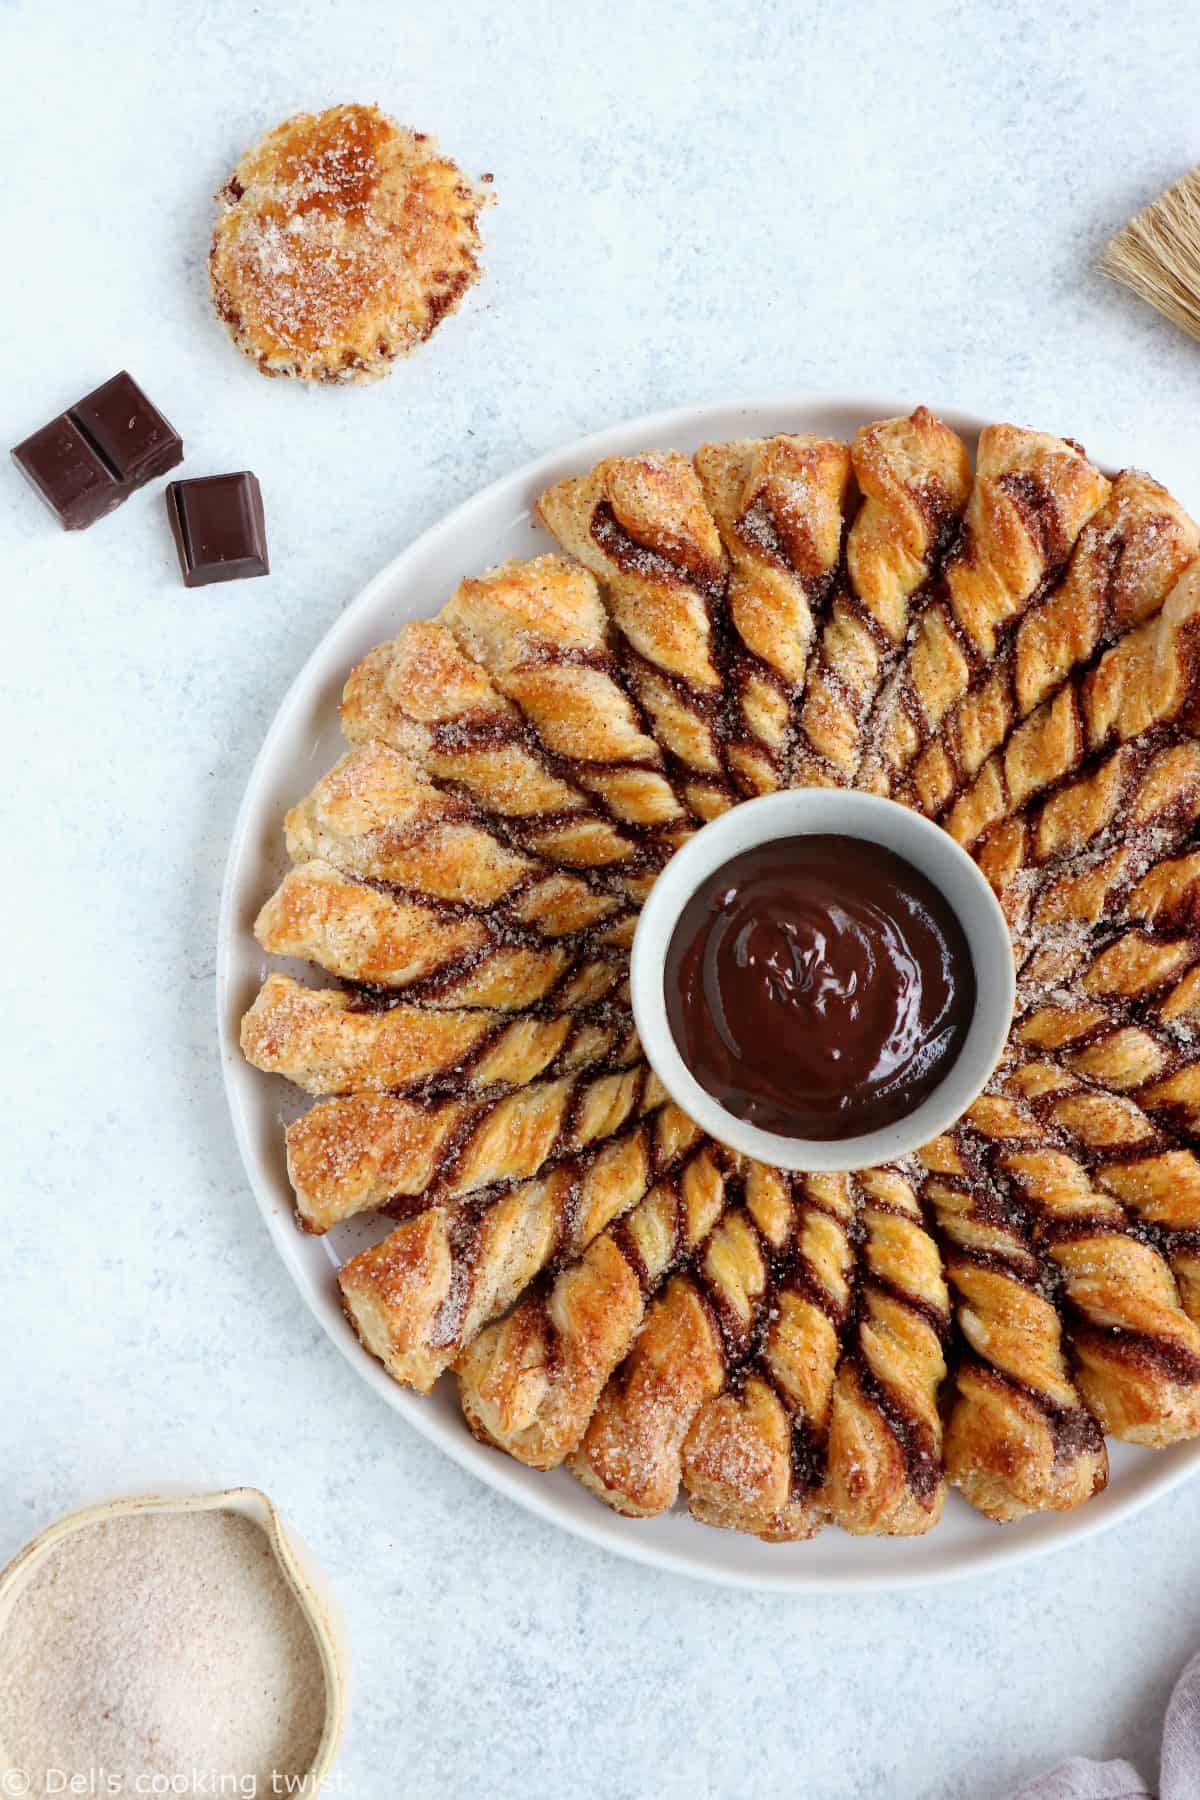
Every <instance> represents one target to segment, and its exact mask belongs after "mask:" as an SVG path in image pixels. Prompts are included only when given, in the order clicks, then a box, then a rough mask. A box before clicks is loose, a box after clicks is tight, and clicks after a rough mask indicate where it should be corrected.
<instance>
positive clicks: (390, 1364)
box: [338, 1106, 700, 1392]
mask: <svg viewBox="0 0 1200 1800" xmlns="http://www.w3.org/2000/svg"><path fill="white" fill-rule="evenodd" d="M699 1135H700V1134H699V1131H698V1130H697V1128H696V1126H694V1125H693V1124H692V1122H691V1120H690V1119H688V1118H686V1117H685V1116H684V1114H683V1113H681V1112H680V1111H679V1109H678V1108H677V1107H674V1106H664V1107H662V1108H661V1109H660V1110H659V1111H658V1112H657V1113H656V1114H655V1116H654V1117H653V1118H649V1119H645V1120H643V1122H642V1123H641V1124H639V1125H638V1126H637V1128H636V1129H635V1130H632V1131H627V1132H625V1133H623V1134H622V1135H620V1136H617V1137H614V1138H612V1139H611V1140H610V1141H608V1142H606V1143H601V1144H598V1145H593V1146H592V1147H591V1148H590V1149H589V1150H587V1151H586V1152H585V1153H583V1154H579V1155H576V1156H572V1157H569V1158H568V1159H567V1160H566V1161H564V1162H562V1163H559V1164H557V1165H556V1166H555V1167H554V1168H553V1169H552V1170H551V1171H550V1172H549V1173H548V1174H545V1175H541V1176H539V1177H538V1178H537V1179H535V1180H530V1181H523V1182H519V1183H517V1184H516V1185H515V1186H514V1187H512V1188H510V1189H509V1190H508V1191H507V1192H505V1193H501V1194H499V1196H497V1195H495V1194H494V1193H483V1194H481V1195H478V1196H477V1197H476V1198H475V1199H474V1200H473V1201H468V1202H467V1203H466V1204H458V1205H454V1204H451V1203H450V1202H448V1201H445V1200H443V1201H439V1202H438V1203H437V1204H435V1205H432V1206H428V1207H426V1208H425V1209H424V1210H423V1211H422V1212H420V1213H418V1214H416V1215H415V1216H414V1217H413V1218H411V1219H407V1220H405V1222H404V1223H403V1224H402V1225H398V1226H397V1227H396V1229H395V1230H394V1231H393V1232H391V1233H389V1235H388V1236H387V1237H385V1238H384V1239H383V1240H382V1242H380V1243H378V1244H376V1245H375V1246H374V1247H373V1248H371V1249H369V1250H363V1251H360V1253H359V1254H358V1255H357V1256H355V1257H353V1258H351V1260H350V1261H349V1262H348V1263H346V1264H345V1266H344V1267H343V1268H342V1269H341V1271H340V1273H339V1275H338V1283H339V1286H340V1288H341V1293H342V1303H343V1305H344V1307H345V1309H346V1314H347V1317H348V1318H349V1320H350V1322H351V1324H352V1325H353V1326H354V1329H355V1331H357V1333H358V1335H359V1337H360V1338H361V1339H362V1342H363V1343H364V1344H365V1346H366V1347H367V1349H368V1350H370V1351H371V1353H372V1354H373V1355H375V1356H377V1357H378V1358H379V1359H380V1361H381V1362H382V1363H383V1365H384V1367H385V1368H386V1369H387V1372H388V1374H389V1375H391V1376H392V1378H393V1380H395V1381H398V1382H400V1383H402V1384H403V1385H404V1386H405V1387H415V1388H418V1389H420V1390H421V1391H422V1392H427V1391H428V1390H429V1388H431V1387H432V1386H433V1384H434V1382H435V1381H436V1380H437V1378H438V1376H439V1375H440V1374H441V1373H442V1372H443V1370H445V1369H447V1368H449V1367H450V1365H451V1364H452V1363H453V1362H455V1361H456V1359H457V1358H458V1357H459V1356H461V1354H462V1353H463V1351H464V1350H465V1349H466V1347H467V1345H468V1344H470V1343H472V1342H473V1341H474V1339H475V1338H476V1337H477V1336H478V1335H479V1333H480V1331H482V1329H483V1327H484V1326H485V1325H486V1324H487V1323H488V1322H489V1320H491V1319H494V1318H497V1317H498V1316H499V1315H500V1314H501V1313H503V1312H505V1311H506V1310H507V1308H508V1307H510V1306H511V1305H513V1303H514V1302H515V1301H516V1300H517V1299H518V1298H519V1297H520V1295H521V1294H522V1293H523V1292H524V1290H525V1289H526V1288H527V1287H528V1286H529V1284H530V1282H531V1281H533V1280H534V1279H535V1278H536V1277H537V1276H538V1275H539V1274H540V1273H541V1271H542V1270H543V1269H545V1268H546V1267H547V1266H548V1265H549V1264H551V1263H552V1262H554V1261H559V1262H562V1263H567V1262H570V1261H571V1260H573V1259H574V1258H576V1257H579V1256H582V1254H583V1253H584V1251H585V1250H586V1249H587V1247H588V1245H589V1244H591V1243H592V1242H593V1241H594V1240H595V1239H596V1238H597V1237H599V1235H600V1233H601V1232H602V1231H604V1230H605V1228H606V1227H607V1226H609V1225H611V1224H612V1223H613V1221H614V1220H616V1219H619V1218H620V1217H621V1216H622V1215H623V1214H624V1213H627V1212H629V1211H630V1209H631V1208H632V1207H634V1206H636V1205H637V1204H638V1202H639V1201H640V1200H641V1199H642V1198H643V1197H644V1196H645V1194H646V1192H647V1190H648V1189H649V1188H650V1187H651V1186H652V1185H653V1184H654V1183H655V1182H656V1181H658V1180H660V1179H661V1178H662V1177H663V1176H664V1175H665V1174H666V1173H668V1172H669V1171H670V1170H671V1169H672V1168H674V1167H675V1166H676V1165H677V1164H678V1162H679V1160H680V1158H681V1157H682V1156H683V1155H684V1154H685V1153H686V1152H687V1151H688V1150H689V1149H690V1148H691V1147H692V1145H693V1144H694V1143H695V1142H696V1140H697V1138H698V1137H699Z"/></svg>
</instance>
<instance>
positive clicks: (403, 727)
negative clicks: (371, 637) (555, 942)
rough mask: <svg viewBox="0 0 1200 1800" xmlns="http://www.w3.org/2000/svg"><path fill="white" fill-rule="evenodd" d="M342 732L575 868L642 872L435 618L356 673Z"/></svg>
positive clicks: (622, 835)
mask: <svg viewBox="0 0 1200 1800" xmlns="http://www.w3.org/2000/svg"><path fill="white" fill-rule="evenodd" d="M342 729H343V731H344V732H345V734H346V736H347V738H348V739H349V740H350V742H351V743H352V744H361V743H365V742H367V741H368V740H369V739H371V738H381V739H382V740H383V742H384V743H386V744H390V745H392V747H393V748H394V749H397V750H400V751H402V752H403V753H404V754H405V755H406V756H408V757H410V758H411V759H412V760H413V761H415V762H417V763H418V764H419V765H420V766H421V768H422V769H424V770H425V771H426V772H427V773H428V774H429V775H431V776H432V777H433V778H434V780H436V781H438V782H443V783H446V784H448V785H449V786H451V787H452V788H453V789H454V790H456V791H458V792H462V793H466V794H468V795H469V796H470V797H471V799H472V800H473V801H474V802H475V803H476V804H477V805H478V806H479V807H480V808H481V810H482V811H483V812H485V813H488V814H490V815H492V817H493V819H494V820H498V821H503V824H504V829H505V832H506V834H507V835H509V836H512V837H513V838H515V839H516V840H517V841H518V842H519V843H520V845H521V846H522V847H523V848H525V849H528V850H533V851H536V852H537V853H538V854H539V855H540V856H543V857H545V859H546V860H547V861H548V862H552V863H558V864H562V865H563V866H565V867H566V868H569V869H576V870H578V869H585V870H586V869H596V870H603V871H615V872H616V873H617V874H618V875H619V873H620V872H621V870H622V868H623V867H625V866H626V865H628V868H629V870H631V871H635V870H636V868H637V861H638V845H637V842H636V839H635V838H634V837H632V836H631V835H630V834H629V833H627V832H625V831H623V830H622V829H621V828H620V827H619V826H618V825H616V824H615V823H614V822H613V821H612V820H611V819H610V818H609V817H608V816H607V815H606V813H605V812H604V810H603V808H602V807H601V806H600V804H599V802H598V801H597V800H596V798H595V797H594V796H593V795H591V794H587V793H585V792H584V791H583V790H582V789H581V788H580V787H578V786H577V785H576V784H575V783H574V782H573V781H571V780H570V779H568V777H567V776H566V774H565V773H564V772H563V771H562V770H561V769H559V768H558V767H557V766H556V764H555V762H554V760H553V759H552V758H550V757H549V756H547V754H546V753H545V751H543V750H542V748H541V747H540V745H539V744H538V742H537V739H536V737H535V736H534V733H533V732H532V730H531V729H530V727H529V726H528V724H527V723H526V721H525V720H524V719H523V718H522V716H521V714H520V713H519V712H518V710H517V708H516V707H515V706H514V705H513V704H512V703H511V701H509V700H506V699H505V697H504V695H503V694H501V693H500V692H499V690H498V689H497V688H496V687H495V686H494V685H493V683H492V682H491V681H490V680H489V679H488V676H487V674H486V672H485V671H484V670H483V669H481V668H480V666H479V664H478V663H477V662H474V661H473V660H472V659H471V658H470V657H469V656H464V655H463V653H462V651H461V650H460V649H459V647H458V644H457V642H456V641H455V638H454V634H453V633H452V632H451V631H450V630H449V628H448V627H447V626H445V625H442V624H439V623H438V621H437V620H435V619H413V620H411V621H410V622H409V623H408V624H407V625H405V626H403V627H402V628H401V630H400V632H399V633H398V634H397V636H396V637H394V638H393V639H392V641H391V642H390V643H388V644H380V645H379V646H378V647H377V648H376V649H374V650H371V651H369V652H368V654H367V655H366V656H364V657H363V659H362V661H361V662H360V663H358V664H357V665H356V666H355V667H354V668H353V669H352V670H351V671H350V676H349V679H348V681H347V682H346V687H345V692H344V694H343V696H342Z"/></svg>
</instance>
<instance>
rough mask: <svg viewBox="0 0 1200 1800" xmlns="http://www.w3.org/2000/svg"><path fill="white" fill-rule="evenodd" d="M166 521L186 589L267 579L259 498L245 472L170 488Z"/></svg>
mask: <svg viewBox="0 0 1200 1800" xmlns="http://www.w3.org/2000/svg"><path fill="white" fill-rule="evenodd" d="M167 516H168V517H169V519H170V521H171V530H172V532H173V533H174V537H175V547H176V549H177V550H178V551H179V566H180V568H181V569H182V571H183V585H184V586H185V587H207V585H208V584H209V583H210V582H213V581H241V580H242V579H243V578H244V577H245V576H248V575H268V574H270V564H269V562H268V561H267V536H266V529H265V526H264V523H263V503H262V492H261V490H260V488H259V485H258V477H257V476H256V475H252V474H251V473H250V471H249V470H248V469H244V470H243V471H242V472H241V473H240V474H238V475H205V476H202V477H201V478H200V479H199V480H195V481H173V482H171V484H170V486H169V487H168V488H167Z"/></svg>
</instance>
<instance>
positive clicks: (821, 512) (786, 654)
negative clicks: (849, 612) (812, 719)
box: [693, 437, 850, 795]
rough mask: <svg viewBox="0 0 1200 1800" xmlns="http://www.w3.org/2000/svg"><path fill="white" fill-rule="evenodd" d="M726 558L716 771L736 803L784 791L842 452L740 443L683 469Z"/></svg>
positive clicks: (836, 523) (825, 570) (839, 525)
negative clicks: (723, 708) (725, 712)
mask: <svg viewBox="0 0 1200 1800" xmlns="http://www.w3.org/2000/svg"><path fill="white" fill-rule="evenodd" d="M693 460H694V462H695V466H696V473H697V474H698V476H699V477H700V485H701V487H702V488H703V490H704V497H705V499H706V500H707V502H708V506H709V510H710V511H711V513H712V515H713V518H714V519H715V520H716V522H717V527H718V529H719V530H720V533H721V538H722V541H723V543H724V545H725V548H726V550H727V551H728V553H729V558H730V564H731V574H730V578H729V593H728V616H729V623H730V625H731V627H732V631H733V639H734V641H733V648H732V654H731V656H730V659H729V668H728V685H729V689H730V690H731V692H730V695H729V698H730V700H731V702H732V709H733V717H732V719H731V722H730V730H731V737H730V743H729V747H728V750H727V761H728V765H729V768H730V770H731V771H732V774H733V776H734V779H735V780H736V782H737V785H738V787H739V789H740V790H741V791H742V792H743V793H745V794H750V795H753V794H768V793H772V792H773V791H774V790H775V789H776V788H778V787H780V786H782V785H783V783H784V778H785V770H786V764H787V760H788V755H789V750H790V745H791V738H792V726H793V717H794V713H795V710H796V705H797V702H798V701H799V697H800V693H801V689H802V686H803V682H804V672H805V669H806V667H807V664H808V656H809V649H810V646H811V644H812V642H813V636H814V632H815V629H816V624H817V622H818V621H819V619H820V618H821V616H822V615H823V614H824V612H825V610H826V608H827V605H828V602H829V600H830V597H831V595H832V594H833V592H834V588H835V586H836V584H837V581H838V576H839V570H840V566H841V559H842V543H843V539H844V536H845V525H846V518H845V514H846V504H847V499H848V495H849V490H850V452H849V449H848V448H847V446H846V445H845V444H842V443H838V442H837V440H836V439H834V438H821V437H773V438H742V439H739V440H737V441H736V442H734V443H729V444H705V445H703V446H702V447H701V448H700V449H699V450H698V451H697V452H696V455H695V457H694V459H693Z"/></svg>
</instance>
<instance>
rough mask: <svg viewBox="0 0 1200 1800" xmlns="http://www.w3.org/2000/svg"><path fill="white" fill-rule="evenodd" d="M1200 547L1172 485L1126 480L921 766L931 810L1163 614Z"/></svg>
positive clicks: (922, 800) (1131, 472)
mask: <svg viewBox="0 0 1200 1800" xmlns="http://www.w3.org/2000/svg"><path fill="white" fill-rule="evenodd" d="M1197 550H1200V532H1197V529H1196V526H1195V524H1194V523H1193V521H1192V520H1191V519H1190V518H1189V517H1188V515H1187V513H1186V512H1185V511H1184V510H1183V508H1182V507H1181V506H1180V505H1179V503H1178V501H1176V500H1173V499H1172V497H1171V495H1170V494H1168V493H1167V491H1166V489H1165V488H1163V487H1160V486H1159V484H1158V482H1157V481H1152V480H1151V478H1150V476H1149V475H1143V474H1142V473H1141V472H1140V471H1139V470H1137V469H1126V470H1125V471H1123V473H1122V474H1120V475H1118V476H1117V478H1116V481H1115V482H1114V483H1113V487H1112V491H1111V493H1110V494H1109V496H1108V499H1107V500H1106V501H1105V503H1104V505H1103V506H1102V507H1101V508H1100V510H1099V511H1098V512H1097V513H1095V514H1093V516H1092V518H1091V519H1089V521H1088V523H1087V524H1086V525H1085V526H1084V528H1083V530H1082V531H1081V532H1080V534H1079V539H1078V542H1077V543H1076V545H1075V548H1074V550H1073V551H1072V553H1071V561H1070V564H1069V566H1068V568H1067V573H1066V576H1065V577H1064V579H1063V581H1062V583H1061V585H1060V586H1058V587H1054V588H1051V589H1050V591H1049V592H1048V593H1047V594H1045V595H1044V596H1043V597H1042V599H1041V600H1039V601H1037V602H1036V603H1035V604H1034V605H1033V606H1031V607H1030V609H1029V610H1028V612H1026V613H1025V614H1024V615H1023V617H1022V618H1021V619H1020V621H1019V623H1018V625H1017V628H1016V630H1015V632H1014V633H1013V634H1012V636H1011V637H1010V638H1009V639H1008V641H1007V642H1006V643H1004V644H1002V645H1001V646H1000V648H999V650H998V651H997V654H996V655H995V656H994V657H992V658H991V660H990V661H989V662H986V663H984V664H983V665H982V666H981V667H980V668H978V669H977V670H976V671H975V672H974V675H973V677H972V682H971V686H970V688H969V689H968V691H967V692H966V693H965V694H964V695H963V697H962V699H961V700H960V701H959V702H958V703H957V705H956V706H954V707H953V708H952V709H951V710H950V712H949V713H948V714H947V715H946V717H945V719H944V720H943V721H942V724H941V727H940V729H939V730H938V733H937V736H936V738H935V739H934V740H933V741H932V742H931V743H929V744H927V745H926V747H925V749H924V750H922V752H921V754H920V755H919V756H918V757H917V759H916V761H915V763H914V764H913V767H912V792H913V794H914V796H915V798H916V801H917V804H918V805H919V806H920V808H921V810H922V812H925V813H928V814H929V815H930V816H931V817H937V816H938V814H939V813H941V812H942V810H943V809H944V808H945V807H946V806H947V805H948V804H949V802H950V801H951V800H953V799H954V797H955V795H956V794H958V793H960V792H961V790H962V789H963V787H965V786H966V785H967V784H968V783H969V782H970V781H971V780H972V779H973V778H974V777H975V776H976V775H977V774H978V772H979V770H980V768H981V767H982V765H983V764H984V762H985V761H986V760H987V758H988V756H989V755H991V753H992V752H993V751H994V750H996V749H998V748H999V746H1000V745H1001V744H1003V742H1004V740H1005V738H1006V737H1007V736H1008V733H1009V732H1010V730H1011V729H1012V727H1013V726H1014V725H1015V724H1018V723H1019V722H1020V721H1021V720H1022V719H1025V718H1028V716H1029V714H1030V713H1032V712H1033V711H1034V710H1035V708H1036V707H1038V706H1039V705H1041V703H1042V702H1043V701H1048V700H1049V699H1050V696H1051V695H1052V694H1053V693H1054V691H1055V689H1057V688H1059V687H1060V686H1061V684H1062V683H1063V682H1064V681H1065V680H1066V678H1067V676H1068V675H1070V674H1071V673H1072V672H1073V671H1074V670H1076V669H1080V668H1082V667H1083V666H1084V665H1085V664H1087V663H1089V662H1090V661H1091V659H1092V657H1093V656H1094V655H1095V654H1096V652H1097V651H1098V650H1101V649H1103V648H1104V647H1105V645H1107V644H1111V643H1114V642H1115V641H1116V640H1117V639H1119V638H1121V637H1123V636H1124V634H1125V633H1126V632H1127V631H1129V630H1131V629H1132V628H1133V627H1134V626H1136V625H1139V624H1141V623H1142V621H1143V620H1145V619H1147V618H1149V617H1150V616H1151V615H1152V614H1154V613H1156V612H1157V611H1158V610H1159V608H1160V607H1161V606H1162V604H1163V602H1164V601H1165V600H1166V598H1167V595H1168V594H1169V593H1170V592H1171V590H1172V589H1173V588H1174V586H1175V583H1176V582H1177V581H1178V580H1179V577H1180V576H1181V575H1182V574H1183V572H1184V570H1185V569H1186V568H1187V566H1188V564H1189V563H1190V562H1191V561H1192V559H1193V557H1194V556H1195V555H1196V552H1197Z"/></svg>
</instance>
